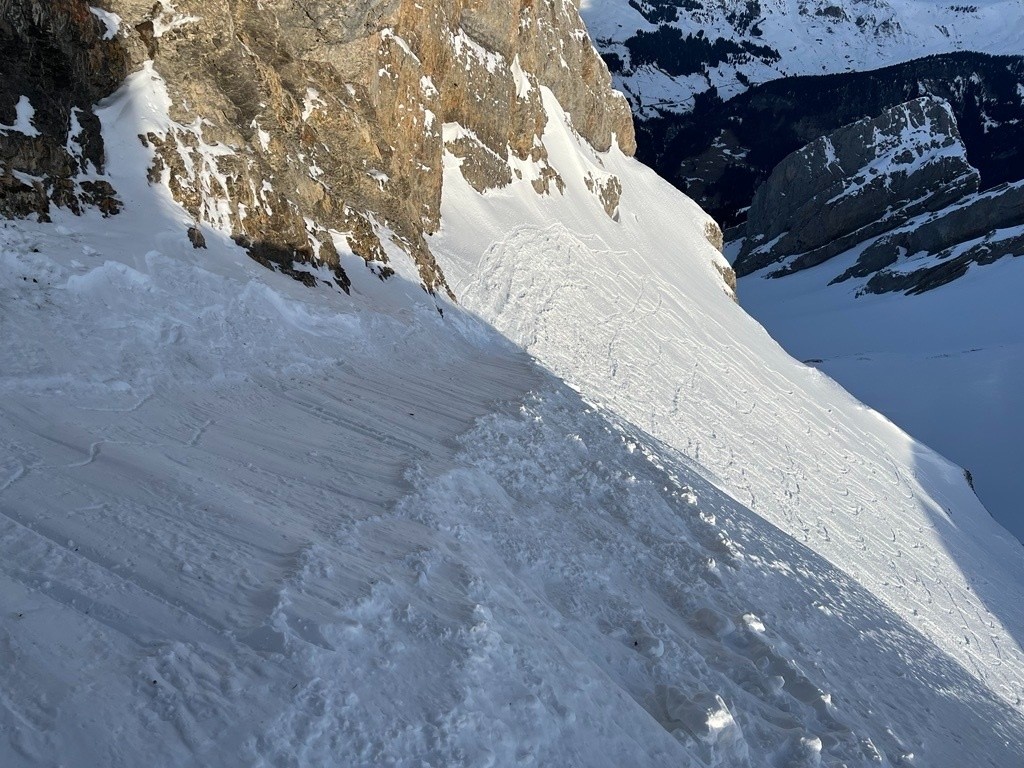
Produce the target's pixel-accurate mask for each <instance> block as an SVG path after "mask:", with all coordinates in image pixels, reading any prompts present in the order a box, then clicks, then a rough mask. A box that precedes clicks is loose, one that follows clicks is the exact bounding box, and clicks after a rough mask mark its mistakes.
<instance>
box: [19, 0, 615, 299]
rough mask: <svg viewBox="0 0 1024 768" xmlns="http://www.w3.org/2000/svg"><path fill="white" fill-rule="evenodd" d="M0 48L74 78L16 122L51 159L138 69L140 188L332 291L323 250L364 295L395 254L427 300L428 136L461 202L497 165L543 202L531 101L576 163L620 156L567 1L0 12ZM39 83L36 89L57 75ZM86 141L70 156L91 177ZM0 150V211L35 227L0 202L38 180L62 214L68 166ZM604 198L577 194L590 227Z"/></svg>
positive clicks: (349, 1)
mask: <svg viewBox="0 0 1024 768" xmlns="http://www.w3.org/2000/svg"><path fill="white" fill-rule="evenodd" d="M90 4H91V6H92V10H90V7H91V6H90ZM33 25H35V26H33ZM0 35H3V36H4V38H3V40H4V41H5V42H6V43H7V44H17V45H21V46H23V47H24V48H26V50H28V49H31V48H32V46H35V50H37V51H42V50H43V49H44V48H46V47H47V46H48V47H50V48H54V49H56V50H60V51H62V52H64V53H62V55H63V56H64V58H65V59H66V60H67V61H68V62H69V63H68V65H67V67H66V69H67V70H68V71H70V72H72V73H73V74H74V76H75V77H77V78H78V80H75V81H73V82H72V83H71V84H70V85H69V87H68V91H69V92H68V93H66V94H63V95H61V96H60V98H59V99H58V100H59V101H60V103H61V105H62V106H61V109H58V110H52V109H50V108H49V107H48V106H47V105H45V104H44V102H43V100H42V98H41V96H40V95H37V94H34V93H30V94H28V97H29V99H30V100H32V104H33V106H34V107H35V108H36V109H37V114H38V115H39V116H40V119H42V116H43V115H44V112H45V114H46V115H49V114H50V112H54V114H55V115H56V116H55V117H53V118H50V117H46V123H45V125H42V124H40V122H39V120H37V123H36V124H37V127H39V130H40V133H41V134H42V136H43V137H45V141H48V142H50V144H52V145H53V146H52V147H51V149H50V150H46V151H51V150H52V151H51V154H59V151H58V149H57V148H59V147H63V146H64V145H65V144H67V127H68V125H69V124H70V117H69V113H70V112H72V111H73V110H75V109H78V110H80V111H81V114H82V115H85V116H86V119H88V115H90V114H91V105H92V104H93V103H94V102H95V101H96V100H97V99H99V98H102V97H103V96H105V95H107V94H109V93H110V92H111V91H113V90H114V89H115V88H116V87H117V85H118V83H120V82H121V81H122V80H123V79H124V77H125V76H126V74H127V73H129V72H132V71H135V70H138V69H139V68H140V67H141V66H142V65H143V63H144V62H147V61H152V62H153V68H154V70H155V71H156V72H158V73H159V75H160V76H161V77H162V78H163V79H164V80H165V81H166V84H167V89H168V92H169V94H170V96H171V99H172V102H173V104H172V107H171V112H170V119H171V125H170V127H169V129H168V130H167V131H166V132H165V133H164V134H163V135H158V134H156V133H151V134H150V135H146V136H142V137H140V140H141V141H143V143H145V144H146V145H147V146H149V147H150V148H151V149H152V152H153V155H154V161H153V167H152V168H151V169H150V171H149V177H150V179H151V181H152V182H153V183H164V184H167V185H168V186H169V187H170V189H171V191H172V193H173V195H174V197H175V198H176V199H177V200H178V201H179V202H180V203H181V204H182V205H184V207H185V208H186V209H187V210H188V211H189V213H190V214H191V215H192V216H193V217H194V219H195V225H197V226H199V225H207V226H211V227H214V228H217V229H220V230H222V231H226V232H229V233H230V234H231V235H232V236H233V237H234V238H235V239H236V241H237V242H239V243H240V244H242V245H244V246H245V247H247V248H248V249H249V252H250V253H251V255H253V257H254V258H256V259H257V260H259V261H261V262H262V263H265V264H267V265H270V266H278V267H280V268H282V269H284V270H285V271H287V270H290V269H292V265H293V262H296V261H298V262H314V263H318V264H322V265H325V266H327V267H331V268H335V270H336V273H337V274H338V278H339V285H342V287H344V285H343V282H344V275H343V273H341V271H340V266H339V254H338V251H339V249H340V248H346V249H349V250H351V251H352V252H353V253H355V254H356V255H358V256H360V257H362V259H364V260H365V261H366V262H367V263H368V264H369V265H371V267H372V268H373V269H374V270H375V271H376V272H377V273H378V274H379V275H381V277H386V276H387V275H388V274H390V273H391V269H390V268H389V267H387V266H386V265H387V263H388V261H389V258H390V257H389V255H388V254H389V250H390V251H391V252H392V253H393V252H394V249H395V248H397V249H398V250H400V251H404V252H406V253H408V254H409V255H410V256H412V258H413V259H414V260H415V261H416V264H417V266H418V268H419V274H420V277H421V279H422V283H423V286H424V287H425V288H426V289H427V290H430V291H436V290H447V286H446V285H445V282H444V277H443V275H442V274H441V271H440V269H439V267H438V266H437V264H436V262H435V261H434V259H433V257H432V255H431V254H430V251H429V248H428V246H427V242H426V240H425V237H424V236H425V235H426V234H429V233H431V232H433V231H434V230H436V228H437V227H438V225H439V217H440V200H441V184H442V152H443V151H444V134H443V131H442V125H444V124H447V123H458V124H459V126H460V127H461V130H460V131H459V132H458V138H457V139H455V140H453V142H452V145H451V147H450V148H449V151H451V152H453V153H454V154H456V155H458V156H460V157H463V158H466V159H467V160H468V165H469V166H472V167H473V168H474V169H475V171H474V173H473V176H474V179H475V181H474V182H473V183H474V184H475V185H476V186H477V187H478V188H479V189H488V188H493V187H500V186H502V185H505V184H507V183H510V182H511V180H512V175H511V173H510V172H508V170H507V169H508V163H507V160H508V158H509V157H510V155H511V156H514V157H516V158H519V159H520V160H528V161H530V162H532V163H534V164H535V166H536V167H537V168H538V174H537V175H538V181H536V182H535V187H537V189H538V192H539V193H551V194H557V193H558V189H559V184H560V179H559V178H558V175H557V173H555V172H554V171H553V169H551V168H550V167H549V166H548V165H547V154H546V150H545V148H544V146H543V143H542V142H541V141H540V140H539V138H538V137H539V136H541V135H542V134H543V130H544V124H545V121H546V116H545V112H544V108H543V105H542V102H541V94H540V86H546V87H548V88H550V89H551V91H552V92H553V93H554V95H555V96H556V97H557V98H558V100H559V102H560V103H561V104H562V106H563V107H564V108H565V110H566V111H567V112H568V113H569V114H570V115H571V118H572V121H573V126H574V127H575V129H576V130H577V131H578V132H579V133H580V134H581V135H582V136H583V137H584V138H585V139H587V140H588V141H589V142H590V143H591V144H592V145H593V146H594V147H595V148H596V149H598V150H605V149H608V148H609V147H610V146H611V145H612V143H613V142H617V143H618V146H619V147H620V148H621V149H622V150H623V151H625V152H627V153H632V152H633V151H634V150H635V143H634V136H633V126H632V118H631V115H630V111H629V106H628V104H627V102H626V101H625V99H624V98H622V97H621V96H620V95H619V94H618V93H616V92H615V91H613V90H612V88H611V79H610V76H609V74H608V72H607V69H606V67H605V65H604V63H603V61H602V60H601V59H600V57H599V56H598V55H597V53H596V52H595V50H594V48H593V46H592V44H591V42H590V38H589V37H588V35H587V32H586V29H585V28H584V26H583V23H582V21H581V20H580V17H579V14H578V12H577V10H576V7H575V6H574V5H573V4H572V3H571V2H569V0H550V1H546V2H535V1H534V0H525V1H524V2H521V3H515V4H509V3H502V2H497V1H496V0H425V1H418V0H357V1H353V0H320V2H316V3H312V2H302V1H300V0H174V1H173V2H172V1H171V0H156V1H155V2H154V0H89V3H87V2H85V0H45V1H44V0H0ZM11 41H15V42H14V43H12V42H11ZM65 49H66V51H65ZM8 50H10V49H8ZM19 50H20V49H19ZM47 50H48V48H47ZM33 55H36V54H33ZM23 58H24V61H25V62H30V61H31V57H30V56H28V55H26V56H25V57H23ZM9 59H10V57H6V58H5V62H4V64H3V66H5V67H7V69H8V70H11V67H13V66H16V64H11V62H10V61H9ZM83 61H84V62H86V63H85V64H83V63H82V62H83ZM17 66H20V65H17ZM25 66H26V67H28V66H30V64H28V63H26V64H25ZM5 74H9V75H10V77H9V78H8V79H9V80H13V81H14V82H15V83H19V82H22V81H23V80H24V78H23V77H22V76H21V75H22V73H20V72H14V71H9V72H8V71H5ZM40 77H41V78H42V80H41V82H40V83H39V87H40V89H45V88H47V87H50V86H52V85H53V81H54V80H56V79H59V78H60V77H63V75H54V74H53V73H46V72H43V74H42V75H41V76H40ZM89 78H92V79H91V80H90V79H89ZM83 82H84V85H83ZM19 88H21V86H20V85H15V86H13V90H11V91H10V92H0V123H4V121H5V120H6V121H12V120H14V119H16V115H15V114H14V111H15V109H16V106H17V103H18V99H19V98H20V97H21V96H23V95H25V94H23V93H15V92H16V91H18V90H19ZM71 92H73V94H72V93H71ZM33 99H39V101H38V102H37V101H35V100H33ZM61 110H63V111H61ZM75 114H79V113H78V112H75ZM4 124H13V123H10V122H7V123H4ZM90 126H91V127H90V128H89V133H88V135H87V137H86V139H84V140H83V141H84V144H83V146H84V147H86V151H87V154H86V156H87V157H89V158H91V161H92V163H93V165H94V166H95V168H96V169H98V170H101V169H102V144H101V139H100V137H99V131H98V126H95V125H93V123H90ZM0 133H2V129H0ZM19 136H21V135H20V134H19ZM33 139H40V137H25V138H24V139H22V138H17V139H16V140H15V141H16V142H20V144H19V146H20V145H21V144H24V143H25V142H26V141H30V140H33ZM6 146H7V143H6V138H5V137H3V136H0V153H2V154H0V165H2V167H3V176H0V184H2V185H4V186H3V187H2V188H0V206H3V212H5V213H7V215H27V214H28V213H30V212H31V211H32V210H36V211H38V210H39V209H40V208H41V207H42V204H41V203H39V204H37V205H35V206H34V207H33V204H30V203H31V201H28V202H26V201H25V200H23V197H24V194H25V193H24V192H22V191H19V190H20V188H18V189H15V190H13V191H8V188H9V187H11V186H12V185H14V183H15V182H17V183H18V184H22V185H25V184H28V186H29V187H31V184H29V182H30V181H33V180H38V179H43V180H44V181H39V184H40V185H41V187H42V189H43V191H46V192H47V194H49V195H50V198H51V201H52V202H54V203H56V204H58V205H65V204H68V203H67V202H66V200H65V198H64V197H62V196H60V195H57V196H55V195H54V193H53V191H52V190H53V188H55V187H57V186H60V184H61V183H64V182H59V181H58V180H59V179H74V178H77V176H78V175H79V173H78V171H79V169H78V168H77V167H74V166H70V165H69V166H68V168H66V169H65V168H64V166H62V165H61V161H60V158H57V159H54V158H53V157H47V158H43V159H41V160H39V161H33V162H29V161H27V160H26V158H29V160H31V157H30V155H31V152H30V151H29V150H25V149H21V150H18V152H15V153H12V152H10V151H8V150H7V149H6V148H5V147H6ZM48 146H49V145H48ZM43 151H44V150H42V149H41V150H39V152H43ZM502 166H504V167H502ZM19 174H20V175H19ZM26 174H27V175H26ZM30 177H31V178H30ZM11 179H13V180H14V181H13V182H12V181H11ZM33 183H34V182H33ZM72 183H74V182H72ZM616 183H617V181H616ZM616 183H611V182H606V183H604V184H602V186H601V190H600V191H599V192H595V194H599V195H600V196H601V200H602V204H603V205H605V206H606V208H608V209H614V205H615V203H616V202H617V200H615V197H616V194H615V190H616V186H615V184H616ZM101 191H102V190H101ZM110 192H111V200H113V199H114V198H113V190H110ZM35 194H37V195H38V194H41V192H39V190H36V191H35ZM78 197H79V198H82V195H80V194H79V195H78ZM104 204H107V203H104ZM109 207H110V212H114V208H115V207H116V205H115V204H113V203H110V204H109ZM609 215H612V214H611V213H609ZM384 232H386V233H387V235H386V237H384V238H383V239H382V233H384ZM384 240H386V241H387V242H384ZM302 274H306V273H302Z"/></svg>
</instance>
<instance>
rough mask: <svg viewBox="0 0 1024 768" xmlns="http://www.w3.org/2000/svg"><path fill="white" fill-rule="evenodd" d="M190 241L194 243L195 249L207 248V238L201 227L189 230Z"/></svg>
mask: <svg viewBox="0 0 1024 768" xmlns="http://www.w3.org/2000/svg"><path fill="white" fill-rule="evenodd" d="M188 239H189V242H190V243H192V247H193V248H197V249H198V248H205V247H206V237H205V236H204V235H203V231H202V230H201V229H199V227H189V228H188Z"/></svg>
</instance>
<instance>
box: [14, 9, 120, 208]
mask: <svg viewBox="0 0 1024 768" xmlns="http://www.w3.org/2000/svg"><path fill="white" fill-rule="evenodd" d="M0 50H2V51H3V55H2V56H0V216H19V217H21V216H28V215H31V214H33V213H35V214H37V215H39V216H42V217H46V216H47V215H48V212H49V210H50V206H51V205H57V206H63V207H65V208H69V209H71V210H73V211H76V212H78V211H80V210H81V208H82V206H84V205H96V206H98V207H99V208H100V209H101V210H102V211H103V212H104V213H106V214H112V213H116V212H117V211H118V209H119V207H120V203H119V202H118V200H117V198H116V195H115V194H114V192H113V189H111V187H110V185H109V184H108V183H107V182H106V181H104V180H103V178H102V174H103V169H104V153H103V139H102V137H101V135H100V124H99V120H98V119H97V118H96V115H95V114H94V112H93V105H94V104H95V103H96V102H97V101H98V100H99V99H101V98H103V97H104V96H107V95H109V94H110V93H112V92H113V91H114V89H116V88H117V86H118V85H119V84H120V83H121V81H122V80H124V78H125V75H126V74H127V73H128V67H129V59H128V55H127V52H126V51H125V50H124V48H123V46H122V45H121V43H120V42H119V41H117V40H114V39H112V37H111V36H110V35H109V34H108V30H107V27H106V25H105V24H104V23H103V20H102V19H101V17H100V16H99V15H97V14H96V13H93V12H91V11H90V8H89V6H88V5H87V4H86V3H84V2H78V1H77V0H0Z"/></svg>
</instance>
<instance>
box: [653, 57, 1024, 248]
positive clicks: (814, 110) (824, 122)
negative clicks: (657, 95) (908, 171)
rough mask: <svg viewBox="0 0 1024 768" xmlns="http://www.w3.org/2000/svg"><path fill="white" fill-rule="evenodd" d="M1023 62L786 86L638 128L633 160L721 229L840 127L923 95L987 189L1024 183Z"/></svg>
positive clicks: (994, 61) (920, 63)
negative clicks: (772, 178) (949, 117)
mask: <svg viewBox="0 0 1024 768" xmlns="http://www.w3.org/2000/svg"><path fill="white" fill-rule="evenodd" d="M1019 89H1024V58H1022V57H1017V56H988V55H985V54H980V53H952V54H946V55H942V56H930V57H927V58H922V59H918V60H915V61H911V62H907V63H904V64H899V65H896V66H892V67H886V68H884V69H879V70H875V71H871V72H853V73H845V74H837V75H826V76H820V77H791V78H785V79H781V80H775V81H772V82H769V83H765V84H762V85H757V86H754V87H752V88H751V89H750V90H749V91H746V92H745V93H743V94H741V95H739V96H736V97H735V98H733V99H730V100H729V101H725V102H723V101H721V100H720V99H719V98H718V97H717V95H714V94H712V93H708V94H704V95H701V96H699V97H697V99H696V101H695V103H694V106H693V110H692V112H690V113H689V114H685V115H681V114H675V113H664V114H662V116H661V117H656V118H653V119H648V120H638V121H637V122H636V128H637V157H638V158H639V159H640V160H642V161H643V162H645V163H647V164H648V165H650V166H651V167H653V168H654V169H655V170H656V171H658V173H659V174H661V175H662V176H663V177H665V178H666V179H668V180H669V181H670V182H672V183H673V184H674V185H675V186H677V187H678V188H679V189H681V190H682V191H684V192H686V193H687V194H688V195H690V196H691V197H692V198H693V199H694V200H696V201H697V202H698V203H700V204H701V206H703V207H704V208H705V210H707V211H708V212H709V213H711V214H712V215H713V216H714V217H715V218H716V219H717V220H718V221H720V222H722V224H723V225H724V226H725V227H727V228H728V227H732V226H734V225H736V224H737V223H739V222H741V221H742V220H743V218H744V215H745V209H746V208H747V206H749V205H750V202H751V199H752V198H753V194H754V190H755V189H756V188H757V187H758V186H759V185H760V184H761V183H762V182H763V181H764V180H765V179H767V178H768V176H769V174H770V173H771V172H772V169H774V168H775V166H776V165H778V163H779V162H781V161H782V159H783V158H784V157H785V156H786V155H788V154H790V153H791V152H794V151H796V150H797V149H799V148H800V147H802V146H804V145H806V144H808V143H809V142H811V141H813V140H815V139H817V138H819V137H820V136H824V135H826V134H828V133H831V132H832V131H834V130H836V129H837V128H840V127H841V126H844V125H848V124H849V123H852V122H855V121H857V120H860V119H862V118H865V117H873V116H875V115H879V114H881V113H882V112H884V111H885V110H886V109H889V108H891V107H894V106H896V105H898V104H902V103H904V102H906V101H909V100H911V99H914V98H917V97H919V96H923V95H934V96H937V97H939V98H942V99H944V100H945V101H947V102H949V103H950V105H951V107H952V109H953V114H954V116H955V117H956V121H957V125H958V126H959V130H960V134H961V138H962V139H963V142H964V145H965V146H966V148H967V158H968V161H969V162H970V163H971V165H973V166H974V167H975V168H977V169H978V170H979V172H980V174H981V186H982V188H983V189H988V188H990V187H994V186H997V185H999V184H1003V183H1006V182H1009V181H1017V180H1019V179H1024V100H1022V99H1021V97H1020V92H1021V91H1020V90H1019Z"/></svg>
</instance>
